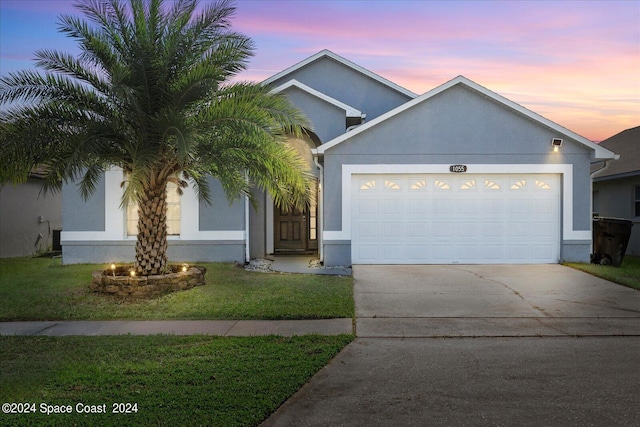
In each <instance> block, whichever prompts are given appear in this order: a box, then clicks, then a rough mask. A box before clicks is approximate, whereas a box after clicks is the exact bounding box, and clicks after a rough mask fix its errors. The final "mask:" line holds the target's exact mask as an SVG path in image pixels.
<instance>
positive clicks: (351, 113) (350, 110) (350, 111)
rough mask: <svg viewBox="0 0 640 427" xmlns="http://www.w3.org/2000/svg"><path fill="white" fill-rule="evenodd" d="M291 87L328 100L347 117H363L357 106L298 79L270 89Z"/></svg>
mask: <svg viewBox="0 0 640 427" xmlns="http://www.w3.org/2000/svg"><path fill="white" fill-rule="evenodd" d="M291 87H296V88H298V89H300V90H302V91H304V92H306V93H308V94H309V95H311V96H314V97H316V98H319V99H321V100H323V101H325V102H328V103H329V104H332V105H335V106H336V107H338V108H340V109H342V110H344V111H345V114H346V116H347V117H361V118H364V116H365V115H364V114H362V111H360V110H358V109H357V108H354V107H352V106H350V105H347V104H345V103H344V102H340V101H338V100H337V99H335V98H332V97H330V96H329V95H326V94H324V93H322V92H319V91H317V90H315V89H313V88H311V87H309V86H307V85H306V84H304V83H300V82H299V81H297V80H295V79H293V80H289V81H288V82H286V83H285V84H282V85H280V86H278V87H276V88H273V89H272V90H271V92H276V93H277V92H282V91H284V90H286V89H289V88H291Z"/></svg>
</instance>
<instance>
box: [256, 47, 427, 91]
mask: <svg viewBox="0 0 640 427" xmlns="http://www.w3.org/2000/svg"><path fill="white" fill-rule="evenodd" d="M325 56H326V57H328V58H331V59H333V60H335V61H337V62H340V63H341V64H343V65H346V66H347V67H349V68H351V69H353V70H356V71H358V72H359V73H361V74H364V75H365V76H367V77H369V78H371V79H373V80H376V81H378V82H380V83H382V84H384V85H385V86H388V87H390V88H391V89H394V90H396V91H398V92H400V93H402V94H403V95H406V96H408V97H409V98H416V97H417V96H418V95H417V94H416V93H414V92H411V91H410V90H409V89H406V88H403V87H402V86H400V85H398V84H396V83H393V82H392V81H391V80H387V79H385V78H384V77H382V76H379V75H377V74H376V73H374V72H372V71H369V70H367V69H366V68H363V67H361V66H360V65H358V64H355V63H353V62H351V61H349V60H348V59H345V58H343V57H341V56H340V55H337V54H335V53H333V52H331V51H330V50H328V49H324V50H321V51H320V52H318V53H316V54H315V55H312V56H310V57H308V58H306V59H304V60H302V61H300V62H298V63H297V64H294V65H292V66H291V67H289V68H287V69H285V70H283V71H280V72H279V73H277V74H274V75H273V76H271V77H269V78H268V79H266V80H264V81H263V82H262V84H264V85H268V84H272V83H273V82H275V81H276V80H279V79H281V78H283V77H285V76H286V75H287V74H290V73H293V72H294V71H297V70H299V69H301V68H303V67H305V66H306V65H308V64H311V63H312V62H314V61H316V60H318V59H320V58H322V57H325Z"/></svg>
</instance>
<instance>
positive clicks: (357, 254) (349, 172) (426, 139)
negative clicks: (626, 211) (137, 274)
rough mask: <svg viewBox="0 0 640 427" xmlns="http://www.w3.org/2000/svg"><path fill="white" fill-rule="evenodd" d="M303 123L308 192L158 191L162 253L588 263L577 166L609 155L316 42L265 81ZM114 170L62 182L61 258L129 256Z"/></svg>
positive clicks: (470, 93) (495, 104)
mask: <svg viewBox="0 0 640 427" xmlns="http://www.w3.org/2000/svg"><path fill="white" fill-rule="evenodd" d="M264 83H265V84H269V85H271V86H272V87H273V90H274V91H276V92H283V93H285V94H287V96H289V98H290V99H291V101H292V102H293V103H294V104H295V105H297V106H298V107H299V108H300V109H301V110H302V111H303V112H304V113H305V114H306V115H307V116H308V117H309V118H310V119H311V121H312V123H313V125H314V127H313V129H312V130H310V131H309V136H308V137H305V138H301V139H294V138H292V139H290V140H289V142H288V143H290V144H292V146H294V147H296V149H298V150H299V151H300V153H301V154H302V155H303V156H304V157H306V158H307V161H308V163H309V167H310V168H311V169H312V170H313V171H314V173H315V175H316V177H317V193H318V197H317V203H312V204H311V206H309V207H308V209H306V210H305V211H304V212H298V211H294V212H285V211H281V210H280V209H277V208H275V207H274V204H273V202H272V200H271V199H270V198H269V197H268V196H266V195H264V194H262V195H259V197H258V199H259V200H260V206H259V208H258V209H257V210H254V209H252V208H250V206H249V203H248V202H247V201H246V200H245V201H241V202H236V203H233V204H229V203H228V202H227V201H226V199H225V196H224V194H223V192H222V188H221V187H220V186H219V185H218V184H216V182H215V180H213V179H212V180H211V184H212V188H213V189H214V191H213V198H214V203H213V205H212V206H208V205H205V204H203V203H201V202H200V201H198V199H197V197H196V193H195V192H194V191H193V190H192V189H191V188H189V189H185V191H184V194H183V195H182V197H181V198H180V197H175V200H171V201H170V212H169V215H168V216H169V219H170V221H172V224H170V226H169V229H170V230H169V234H171V236H170V237H169V239H170V241H169V257H170V258H171V259H174V260H189V261H232V262H238V263H244V262H247V261H248V260H249V259H252V258H263V257H266V256H269V255H272V254H288V253H301V252H303V253H309V252H315V251H317V252H318V256H319V257H320V258H321V260H322V261H323V262H324V264H325V265H328V266H334V265H351V264H406V263H408V264H421V263H435V264H452V263H461V264H463V263H468V264H469V263H474V264H478V263H558V262H561V261H585V262H588V261H589V256H590V252H591V177H590V166H591V163H592V162H595V161H600V160H609V159H613V158H614V154H613V153H612V152H611V151H609V150H607V149H606V148H604V147H602V146H599V145H597V144H595V143H593V142H591V141H589V140H587V139H586V138H584V137H582V136H580V135H577V134H576V133H574V132H572V131H570V130H568V129H566V128H564V127H562V126H560V125H558V124H556V123H554V122H552V121H550V120H548V119H546V118H544V117H542V116H540V115H538V114H536V113H534V112H532V111H530V110H528V109H526V108H524V107H522V106H520V105H518V104H516V103H514V102H512V101H510V100H508V99H506V98H504V97H502V96H500V95H498V94H496V93H494V92H492V91H490V90H489V89H487V88H485V87H483V86H480V85H479V84H477V83H475V82H473V81H471V80H469V79H467V78H465V77H462V76H459V77H456V78H454V79H452V80H450V81H448V82H446V83H444V84H442V85H440V86H438V87H436V88H434V89H433V90H430V91H429V92H427V93H425V94H423V95H420V96H418V95H416V94H414V93H412V92H411V91H409V90H407V89H405V88H402V87H400V86H399V85H397V84H395V83H392V82H390V81H389V80H386V79H384V78H383V77H381V76H378V75H376V74H375V73H373V72H371V71H369V70H366V69H364V68H362V67H360V66H358V65H356V64H354V63H352V62H350V61H349V60H347V59H345V58H342V57H341V56H338V55H336V54H335V53H333V52H330V51H327V50H323V51H321V52H319V53H317V54H315V55H313V56H311V57H309V58H307V59H305V60H304V61H302V62H300V63H298V64H296V65H293V66H292V67H290V68H287V69H286V70H284V71H282V72H280V73H277V74H276V75H274V76H272V77H270V78H269V79H267V80H266V81H265V82H264ZM122 180H123V174H122V171H120V170H117V169H113V170H110V171H108V172H107V173H106V174H105V176H104V177H103V179H102V181H101V182H100V184H99V186H98V191H97V192H96V194H95V195H94V196H93V198H92V199H91V200H90V201H88V202H85V201H83V200H82V199H81V198H80V195H79V194H78V191H77V189H76V188H75V185H73V184H69V185H66V186H65V187H64V188H63V222H64V224H63V226H64V227H63V228H64V231H63V235H62V245H63V260H64V262H65V263H78V262H109V261H120V260H131V259H133V253H134V244H135V227H131V226H130V225H129V224H131V220H130V219H129V217H130V216H131V215H128V213H127V212H123V210H121V209H120V208H119V204H120V196H121V194H122V189H121V187H120V183H121V182H122Z"/></svg>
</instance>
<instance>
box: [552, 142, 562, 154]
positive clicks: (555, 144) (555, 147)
mask: <svg viewBox="0 0 640 427" xmlns="http://www.w3.org/2000/svg"><path fill="white" fill-rule="evenodd" d="M551 146H552V147H553V152H554V153H557V152H558V151H559V150H560V147H562V139H560V138H553V139H552V140H551Z"/></svg>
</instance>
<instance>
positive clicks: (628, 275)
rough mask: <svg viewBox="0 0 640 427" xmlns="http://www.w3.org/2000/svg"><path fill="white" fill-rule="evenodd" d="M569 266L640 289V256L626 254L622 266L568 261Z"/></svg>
mask: <svg viewBox="0 0 640 427" xmlns="http://www.w3.org/2000/svg"><path fill="white" fill-rule="evenodd" d="M566 265H568V266H569V267H573V268H575V269H578V270H582V271H585V272H587V273H590V274H593V275H594V276H598V277H602V278H603V279H607V280H611V281H612V282H616V283H619V284H621V285H625V286H628V287H630V288H634V289H638V290H640V257H636V256H629V255H627V256H625V257H624V261H622V265H621V266H620V267H611V266H609V265H598V264H579V263H567V264H566Z"/></svg>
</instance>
